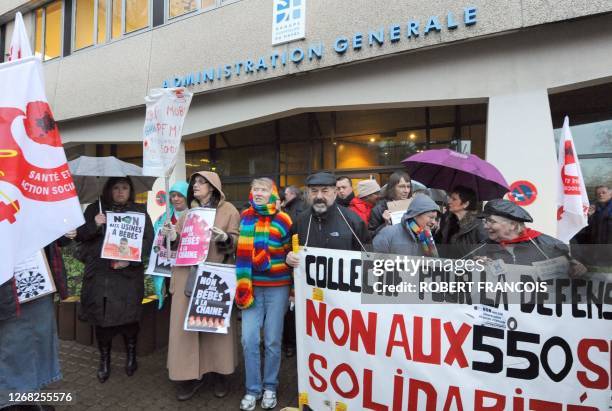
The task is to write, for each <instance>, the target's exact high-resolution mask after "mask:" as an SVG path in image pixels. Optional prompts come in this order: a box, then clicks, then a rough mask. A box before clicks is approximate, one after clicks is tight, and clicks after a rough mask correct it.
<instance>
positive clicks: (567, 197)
mask: <svg viewBox="0 0 612 411" xmlns="http://www.w3.org/2000/svg"><path fill="white" fill-rule="evenodd" d="M588 210H589V198H588V196H587V192H586V188H585V186H584V179H583V178H582V171H581V170H580V163H579V162H578V155H577V154H576V148H575V146H574V139H573V138H572V133H571V131H570V127H569V118H568V117H567V116H566V117H565V120H564V121H563V134H562V135H561V138H560V139H559V190H558V196H557V238H558V239H559V240H561V241H563V242H564V243H569V241H570V240H571V239H572V237H574V236H575V235H576V234H577V233H578V232H579V231H580V230H582V229H583V228H584V227H586V226H587V224H588Z"/></svg>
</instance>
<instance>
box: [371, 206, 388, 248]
mask: <svg viewBox="0 0 612 411" xmlns="http://www.w3.org/2000/svg"><path fill="white" fill-rule="evenodd" d="M387 201H388V200H386V199H382V200H380V201H379V202H378V203H377V204H376V205H375V206H374V208H372V212H371V213H370V219H369V221H368V231H370V237H371V238H372V239H374V238H375V237H376V236H377V235H378V233H379V232H380V231H381V230H382V229H383V228H385V227H387V226H389V224H387V222H386V221H385V219H384V218H383V213H384V212H385V211H386V210H387V209H388V207H387Z"/></svg>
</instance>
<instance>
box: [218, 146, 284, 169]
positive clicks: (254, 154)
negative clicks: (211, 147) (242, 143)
mask: <svg viewBox="0 0 612 411" xmlns="http://www.w3.org/2000/svg"><path fill="white" fill-rule="evenodd" d="M275 151H276V150H275V147H274V146H253V147H237V148H231V149H223V150H218V151H217V152H216V156H217V158H216V161H215V166H216V167H217V170H216V171H217V173H218V174H219V175H221V176H265V175H268V176H269V175H271V174H274V172H275V169H276V161H275V159H274V157H275V154H274V153H275Z"/></svg>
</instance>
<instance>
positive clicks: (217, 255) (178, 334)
mask: <svg viewBox="0 0 612 411" xmlns="http://www.w3.org/2000/svg"><path fill="white" fill-rule="evenodd" d="M187 204H188V205H189V207H190V208H193V207H208V208H215V209H216V210H217V213H216V214H215V222H214V227H213V228H212V236H211V241H210V245H209V249H208V256H207V258H206V261H207V262H213V263H233V261H234V250H235V249H236V244H237V240H238V225H239V222H240V214H238V210H236V207H234V206H233V205H232V204H231V203H229V202H227V201H225V194H223V190H222V187H221V180H220V179H219V176H218V175H217V173H213V172H211V171H198V172H197V173H194V174H193V175H192V176H191V178H190V179H189V188H188V189H187ZM185 217H186V213H185V214H184V215H183V216H181V217H180V218H179V220H178V222H177V224H176V226H173V225H171V224H169V223H166V225H165V226H164V228H162V230H163V231H162V232H163V233H164V234H166V235H168V236H169V237H170V239H171V240H173V241H174V240H176V238H177V237H178V234H179V233H180V232H181V230H182V227H183V224H184V222H185ZM174 245H175V246H176V245H177V244H174ZM195 269H196V267H195V266H194V267H173V269H172V280H171V281H170V294H172V305H171V307H170V339H169V342H168V373H169V375H170V379H171V380H173V381H178V384H177V394H176V396H177V399H178V400H179V401H185V400H188V399H190V398H191V397H193V395H194V394H195V393H196V392H197V390H198V389H199V388H200V387H201V386H202V383H203V381H204V380H203V376H204V374H206V373H214V376H215V379H214V394H215V396H217V397H219V398H221V397H225V396H226V395H227V393H228V387H227V377H226V376H227V375H229V374H232V373H233V372H234V370H235V369H236V363H237V361H238V359H237V355H236V354H237V353H236V345H237V342H236V322H235V321H232V324H231V325H230V327H229V328H228V333H227V334H211V333H199V332H191V331H185V330H184V329H183V323H184V321H185V315H186V313H187V310H188V305H189V297H187V296H186V295H185V286H186V284H187V278H188V277H189V273H190V271H191V270H195Z"/></svg>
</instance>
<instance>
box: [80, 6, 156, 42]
mask: <svg viewBox="0 0 612 411" xmlns="http://www.w3.org/2000/svg"><path fill="white" fill-rule="evenodd" d="M93 1H94V17H93V20H94V21H93V33H92V37H93V38H92V41H93V43H92V44H90V45H89V46H85V47H81V48H78V49H77V48H76V31H77V24H76V10H77V1H73V2H72V21H73V24H72V30H71V33H70V37H71V39H70V44H71V50H72V51H73V52H78V51H81V50H86V49H90V48H93V47H99V46H101V45H104V44H110V43H113V42H115V41H119V40H121V39H124V38H127V37H130V36H132V35H136V34H140V33H142V32H145V31H147V30H151V28H152V26H153V0H147V3H148V11H147V25H146V26H145V27H143V28H140V29H137V30H134V31H130V32H129V33H126V32H125V26H126V16H125V11H126V9H127V3H126V0H121V34H120V35H119V37H117V38H113V0H106V21H105V25H106V31H105V34H104V41H103V42H99V41H98V5H99V4H100V0H93Z"/></svg>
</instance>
